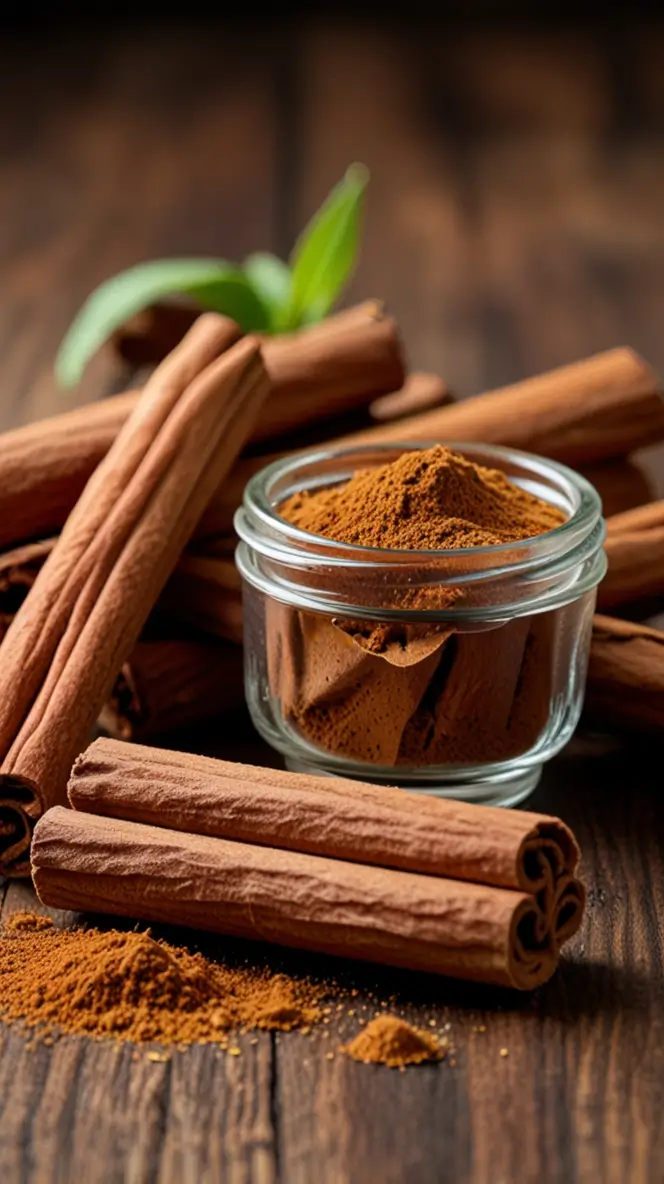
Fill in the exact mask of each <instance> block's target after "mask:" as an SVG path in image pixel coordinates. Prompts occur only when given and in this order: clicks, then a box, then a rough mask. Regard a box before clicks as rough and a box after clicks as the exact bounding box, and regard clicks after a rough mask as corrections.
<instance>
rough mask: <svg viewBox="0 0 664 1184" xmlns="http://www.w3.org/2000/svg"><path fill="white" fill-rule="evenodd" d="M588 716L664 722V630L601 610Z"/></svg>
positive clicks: (613, 723) (615, 723)
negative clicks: (619, 617)
mask: <svg viewBox="0 0 664 1184" xmlns="http://www.w3.org/2000/svg"><path fill="white" fill-rule="evenodd" d="M585 713H586V717H587V718H590V719H592V721H593V722H594V723H596V724H598V725H600V726H602V727H611V728H618V729H623V730H626V731H634V732H656V733H658V732H660V731H661V729H662V728H663V727H664V633H660V631H659V630H658V629H650V628H649V627H648V626H647V625H637V624H634V623H633V622H632V621H620V620H617V619H616V618H615V617H606V616H601V615H599V614H598V615H597V616H596V617H595V619H594V623H593V636H592V644H591V647H590V663H589V666H588V682H587V686H586V700H585Z"/></svg>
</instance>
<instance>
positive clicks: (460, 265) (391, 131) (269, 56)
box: [0, 23, 664, 1184]
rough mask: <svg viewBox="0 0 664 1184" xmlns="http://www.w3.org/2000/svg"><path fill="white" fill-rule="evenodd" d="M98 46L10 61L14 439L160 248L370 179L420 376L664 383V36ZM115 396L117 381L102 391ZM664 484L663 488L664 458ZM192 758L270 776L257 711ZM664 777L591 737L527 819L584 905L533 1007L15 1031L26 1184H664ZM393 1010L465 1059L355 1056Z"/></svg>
mask: <svg viewBox="0 0 664 1184" xmlns="http://www.w3.org/2000/svg"><path fill="white" fill-rule="evenodd" d="M254 34H255V30H254ZM76 36H77V40H70V41H68V42H61V43H56V45H57V53H56V52H54V49H53V46H52V45H49V44H47V43H46V41H45V40H40V39H39V38H36V37H33V36H31V38H30V41H29V42H28V40H27V39H26V40H25V41H20V40H19V41H16V42H7V43H5V44H4V45H0V64H1V65H2V69H1V70H0V101H2V102H3V104H4V107H3V109H5V110H6V111H9V112H10V113H11V115H10V117H8V118H7V119H4V120H3V121H2V123H1V124H0V216H1V218H2V225H3V227H5V228H7V227H9V228H10V229H11V233H7V234H5V235H3V238H2V241H0V261H1V262H2V265H3V284H2V287H1V288H0V348H1V349H2V356H3V383H2V393H1V402H0V422H1V424H2V426H10V425H13V424H17V423H19V422H23V421H26V420H28V419H30V418H33V417H35V416H37V415H41V414H46V413H53V412H55V411H57V410H59V409H60V408H61V406H62V403H61V397H60V396H58V395H56V392H55V391H54V388H53V384H52V379H51V375H50V369H51V363H52V358H53V353H54V350H55V348H56V346H57V344H58V341H59V339H60V336H61V334H62V332H63V331H64V329H65V327H66V325H67V324H68V322H69V319H70V317H71V315H72V314H73V312H74V311H75V309H76V308H77V306H78V304H79V303H80V301H81V300H82V299H83V297H84V296H85V295H86V294H87V292H88V291H89V290H90V288H91V287H92V286H93V285H94V284H95V283H97V282H98V281H99V280H100V279H102V278H103V277H104V276H105V275H107V274H108V273H109V272H111V271H114V270H117V269H118V268H119V267H122V266H125V265H127V264H129V263H132V262H134V261H136V260H137V259H139V258H147V257H150V256H151V255H155V254H169V253H172V254H175V253H181V254H192V255H194V254H197V253H201V254H210V255H216V254H220V255H227V256H229V257H231V258H241V257H242V256H243V254H245V253H246V252H247V251H249V250H252V249H256V248H263V247H268V248H269V247H270V246H272V247H273V248H275V247H278V249H279V250H280V251H281V252H282V253H285V252H286V251H287V250H288V247H289V245H290V240H291V239H292V237H293V235H294V233H295V232H296V230H297V228H298V227H299V226H300V225H301V224H302V221H303V219H304V218H305V217H307V216H308V215H309V214H310V213H311V211H312V210H313V208H314V207H315V205H316V203H317V202H318V201H319V200H320V199H321V198H322V197H323V195H324V194H325V192H326V191H327V189H328V188H329V186H330V185H331V184H332V183H333V182H334V181H335V180H336V179H337V178H338V177H339V176H340V175H341V173H342V172H343V170H344V169H345V167H346V165H347V164H348V163H349V162H350V160H352V159H353V158H359V159H362V160H365V161H366V163H367V164H368V165H369V167H370V168H371V170H372V184H371V189H370V197H369V214H368V223H367V233H366V239H365V248H364V252H363V258H362V262H361V266H360V269H359V271H358V274H357V278H356V280H355V282H354V285H353V294H354V295H355V296H357V297H361V296H363V295H368V294H374V293H378V294H380V295H384V296H386V297H387V299H388V302H389V304H390V306H391V308H392V310H393V311H394V312H395V313H396V314H397V316H398V317H399V319H400V321H401V322H402V324H403V327H404V331H405V336H406V339H407V341H408V343H409V346H410V352H411V356H412V360H413V362H414V364H415V365H417V366H422V367H426V368H431V369H434V370H441V371H442V372H443V374H444V375H445V378H446V379H447V380H448V381H449V382H450V383H451V384H452V385H453V386H454V388H455V389H456V390H458V391H459V392H461V393H469V392H471V391H473V390H479V389H482V388H488V387H490V386H494V385H499V384H501V383H505V382H508V381H513V380H515V379H518V378H521V377H523V376H524V375H526V374H527V373H529V372H534V371H537V370H543V369H545V368H546V367H548V366H552V365H555V364H559V363H562V362H567V361H570V360H572V359H573V358H574V357H575V356H581V355H583V354H586V353H589V352H591V351H592V350H597V349H601V348H604V347H606V346H610V345H616V344H622V343H629V344H631V345H633V346H635V347H636V348H637V349H640V350H641V351H642V352H643V353H644V354H645V355H646V356H647V357H648V359H649V360H650V361H651V362H652V363H653V365H654V366H656V367H657V368H658V369H660V370H662V371H664V340H663V338H662V334H661V325H662V322H663V320H664V296H663V293H664V230H663V225H664V224H663V223H662V219H661V209H662V204H663V201H662V199H663V198H664V149H663V147H662V145H663V143H664V140H663V139H662V133H663V132H664V84H663V83H662V78H663V77H664V71H663V70H662V61H663V60H664V34H663V33H662V30H661V28H657V27H656V26H653V27H652V28H648V29H644V30H643V31H639V30H638V29H637V28H636V27H635V29H634V30H633V31H632V32H631V34H630V36H629V37H625V38H622V39H621V38H615V37H614V38H609V37H607V38H605V39H604V40H602V39H601V38H599V37H594V36H593V37H590V36H589V35H586V34H582V33H576V32H573V31H572V32H569V33H564V34H563V33H561V34H560V35H555V36H553V35H546V36H545V35H540V34H538V33H533V32H529V31H527V30H526V31H525V32H522V33H519V34H517V33H513V32H511V31H502V32H498V31H497V32H491V33H490V32H488V31H483V30H482V29H481V27H479V26H478V27H477V28H473V29H472V31H469V32H466V33H463V34H462V33H461V32H458V31H454V30H451V31H450V30H446V31H445V32H444V34H443V33H440V32H438V31H437V30H436V28H435V27H434V26H428V25H426V24H425V25H423V26H421V27H420V28H419V29H415V30H414V29H413V28H412V27H410V28H408V29H406V28H404V27H402V26H398V25H397V26H394V27H383V28H381V29H377V28H368V27H363V26H361V25H359V24H353V25H347V26H344V25H342V24H334V25H328V24H322V23H317V24H307V23H302V24H300V25H299V26H293V27H292V28H290V30H286V31H282V32H281V33H280V35H279V37H274V38H271V37H266V38H265V39H261V38H260V37H259V38H258V40H256V38H255V35H254V38H253V39H252V40H251V42H250V41H248V40H247V39H246V37H245V36H243V34H242V33H241V31H234V30H228V29H226V28H224V29H223V30H221V31H220V30H219V28H214V29H212V28H211V29H210V30H207V31H206V30H205V29H203V28H199V30H198V31H196V30H194V29H192V30H186V29H171V30H169V29H167V28H164V29H163V30H162V31H158V30H156V29H155V28H152V29H151V31H150V35H149V36H147V35H145V34H144V33H141V32H140V30H138V29H136V30H134V31H133V32H118V31H113V32H110V33H109V34H108V35H107V36H105V37H99V36H98V35H94V34H93V33H83V32H81V33H80V34H77V35H76ZM222 59H223V63H224V68H223V69H220V65H219V63H220V61H221V60H222ZM17 93H20V94H21V102H20V103H16V102H15V95H16V94H17ZM276 128H278V129H279V133H278V134H277V131H276V130H275V129H276ZM114 381H115V376H114V374H113V373H112V371H111V369H110V367H109V365H108V363H107V361H106V360H105V359H104V358H103V357H101V358H100V359H99V360H98V361H96V362H95V363H94V364H93V366H92V367H91V369H90V373H89V375H88V376H87V378H86V383H85V384H84V386H83V387H82V389H81V391H80V392H77V394H76V398H77V399H79V398H80V400H81V401H84V400H85V399H87V398H90V397H93V396H94V395H96V394H99V393H101V392H102V391H103V390H105V389H108V387H109V386H110V385H112V383H113V382H114ZM647 463H648V465H649V469H650V472H651V473H652V474H653V475H654V477H655V478H656V479H657V481H658V482H659V488H660V489H662V487H663V484H664V482H663V481H662V478H663V477H664V464H663V463H662V460H661V456H659V455H656V456H655V458H654V459H653V458H652V457H649V458H647ZM228 733H232V734H230V735H229V734H228ZM171 742H172V743H173V744H176V743H177V738H176V737H173V738H172V739H171ZM188 743H189V744H190V745H191V747H193V748H194V749H198V750H199V751H205V752H207V753H209V754H210V755H219V756H223V757H227V758H229V759H240V760H244V761H248V762H252V761H253V762H258V761H262V762H264V763H275V760H276V758H275V756H274V754H272V753H271V752H269V750H267V749H266V748H265V746H263V745H262V744H261V742H260V741H258V740H257V738H256V736H255V734H254V733H253V732H252V731H251V730H250V728H249V726H248V725H247V724H246V723H245V724H244V725H243V724H242V723H241V722H240V721H238V720H235V719H234V721H233V727H232V729H230V728H229V729H227V730H226V732H225V733H221V732H216V733H215V734H214V735H212V734H210V733H209V732H208V733H206V732H205V731H200V732H198V733H192V734H191V735H190V736H189V737H188ZM660 765H661V749H658V748H657V746H651V747H644V746H643V744H641V743H638V744H634V745H633V746H629V745H627V744H625V745H624V746H623V744H622V742H621V741H620V742H619V741H618V740H612V739H611V738H608V739H607V738H599V737H592V736H586V737H582V738H579V739H577V740H576V741H575V742H574V745H573V747H572V749H571V750H569V751H568V752H567V753H566V754H565V755H564V757H562V758H559V759H558V760H557V761H556V762H554V764H553V765H552V766H551V768H550V769H549V770H548V771H547V773H546V776H545V779H544V781H543V784H542V786H541V787H540V789H539V790H538V791H537V793H536V795H535V796H534V797H533V798H531V799H530V801H529V803H528V805H529V807H531V808H532V809H535V810H542V811H550V812H552V813H556V814H560V816H562V817H563V818H564V819H565V821H567V822H568V823H569V824H570V825H571V826H572V828H573V829H574V830H575V832H576V834H577V836H578V838H579V840H580V843H581V847H582V850H583V852H584V870H585V876H586V879H587V882H588V886H589V893H590V907H589V909H588V913H587V917H586V922H585V925H584V929H583V931H582V932H581V933H580V934H579V935H578V936H577V938H575V940H574V942H573V943H572V945H571V950H570V954H569V956H568V957H567V959H566V960H565V962H564V963H563V965H562V966H561V969H560V971H559V973H558V974H557V975H556V976H555V978H554V979H553V980H552V982H551V983H550V984H549V985H547V986H546V987H545V988H543V989H542V990H540V991H539V992H537V993H536V994H535V995H534V996H532V997H527V998H525V999H519V1000H518V1001H515V1000H514V998H513V997H512V996H510V995H509V994H507V993H500V992H496V991H493V992H491V991H482V990H480V989H477V988H470V987H468V986H464V985H453V984H451V983H447V982H444V981H437V982H435V983H431V982H430V981H428V980H427V979H425V978H421V977H418V976H408V975H406V974H397V973H390V972H384V973H383V972H379V971H377V970H376V969H373V970H372V969H362V968H355V969H351V968H350V967H348V966H345V965H343V964H341V963H338V962H330V961H326V960H324V959H307V958H304V957H302V956H301V955H299V956H298V955H288V956H284V958H285V961H284V959H283V958H282V957H281V955H277V954H276V953H274V952H271V953H269V954H268V955H267V957H268V958H269V960H270V964H272V965H274V966H275V968H276V967H278V966H279V965H286V966H287V967H288V966H290V967H291V968H292V969H296V970H297V969H300V970H302V969H311V970H316V971H318V972H321V973H326V974H330V973H334V974H335V975H336V976H337V977H338V978H339V979H340V980H342V981H343V982H344V983H345V984H346V985H347V986H348V987H349V989H353V990H356V991H357V992H358V993H357V995H355V996H352V1001H351V1003H350V1005H349V1006H346V1005H344V1007H343V1009H342V1014H341V1015H337V1012H336V1010H334V1011H333V1013H332V1014H331V1015H330V1017H329V1023H328V1024H326V1025H322V1027H321V1029H320V1030H317V1031H316V1032H314V1033H313V1034H312V1035H311V1036H310V1037H302V1036H301V1035H299V1034H297V1033H291V1034H280V1035H279V1036H278V1037H269V1036H265V1035H261V1036H260V1037H258V1044H252V1043H251V1041H252V1039H256V1037H254V1036H251V1035H247V1036H243V1037H240V1038H239V1046H240V1048H241V1056H239V1057H224V1056H223V1055H220V1054H219V1053H218V1052H216V1051H215V1050H211V1049H206V1048H200V1049H190V1050H188V1051H187V1052H185V1053H176V1054H174V1056H173V1058H172V1059H171V1060H170V1061H167V1062H151V1061H148V1060H146V1059H145V1058H144V1057H143V1056H139V1059H137V1060H134V1059H133V1050H131V1049H129V1048H121V1049H120V1050H119V1051H115V1050H114V1048H111V1047H110V1046H106V1045H102V1044H94V1043H91V1044H87V1043H85V1042H82V1041H78V1040H75V1039H70V1038H67V1039H63V1040H61V1041H59V1042H58V1043H57V1044H55V1045H54V1046H53V1047H52V1048H49V1047H47V1046H37V1047H35V1048H34V1049H32V1051H30V1047H29V1041H26V1038H25V1037H24V1035H22V1034H21V1033H20V1031H19V1030H17V1029H2V1030H1V1033H0V1179H2V1181H3V1184H4V1182H5V1181H6V1182H7V1184H15V1182H17V1184H18V1182H19V1181H20V1182H21V1184H22V1182H23V1181H26V1180H27V1181H32V1180H39V1181H40V1184H41V1181H45V1182H47V1184H50V1182H51V1181H52V1182H53V1184H56V1182H57V1184H63V1182H64V1181H67V1182H68V1181H69V1180H79V1179H81V1180H85V1181H86V1184H88V1182H90V1184H96V1181H104V1184H105V1182H106V1181H109V1180H110V1181H116V1180H117V1181H131V1182H132V1184H134V1182H141V1184H142V1182H143V1181H150V1182H152V1181H160V1182H161V1181H168V1182H169V1184H170V1182H171V1181H173V1182H175V1181H177V1182H178V1184H179V1182H180V1181H184V1182H185V1184H188V1182H189V1181H192V1184H193V1182H196V1184H198V1182H199V1181H206V1182H207V1181H218V1180H223V1181H224V1182H226V1181H230V1182H231V1184H235V1182H236V1181H237V1182H241V1184H244V1182H245V1181H246V1182H249V1181H257V1182H258V1184H272V1182H273V1181H286V1182H287V1184H291V1182H295V1184H310V1182H311V1181H312V1180H315V1181H317V1182H318V1181H320V1182H321V1184H384V1182H387V1184H439V1182H442V1184H446V1182H447V1181H449V1182H454V1184H466V1182H468V1184H512V1182H513V1181H514V1180H516V1179H518V1180H524V1181H526V1182H528V1184H530V1182H531V1181H538V1182H542V1184H587V1182H588V1181H593V1184H594V1181H602V1184H625V1182H626V1181H629V1184H651V1181H656V1180H660V1179H662V1177H663V1176H664V1124H663V1123H662V1121H661V1114H662V1109H663V1108H664V955H663V949H662V944H663V943H662V937H661V931H660V930H661V925H660V920H659V919H660V918H661V916H662V915H664V854H663V853H664V806H663V805H662V799H661V789H660V784H659V782H660V780H661V778H660V775H659V772H658V770H659V768H660ZM2 891H3V890H2V889H0V896H2ZM25 907H34V898H33V896H32V895H31V890H30V889H29V888H28V887H26V886H22V885H18V884H12V885H11V886H10V887H8V888H6V889H5V890H4V896H2V915H3V916H9V915H10V914H11V913H12V912H13V911H16V910H18V909H21V908H25ZM58 921H59V923H62V924H71V923H73V921H74V918H73V917H72V916H71V915H69V916H61V917H59V918H58ZM176 937H177V939H178V940H183V935H182V934H178V935H176ZM191 940H193V941H195V942H198V941H199V938H198V935H192V936H191ZM205 950H206V952H208V953H210V954H216V955H223V954H224V953H226V952H227V951H228V946H227V944H226V943H222V942H216V943H215V941H214V939H211V940H210V942H209V943H206V944H205ZM248 952H249V953H251V956H252V957H266V952H265V950H259V949H253V948H251V947H250V948H248ZM289 958H290V959H291V960H290V961H289ZM391 996H396V1001H395V1002H394V1003H390V999H391ZM383 1002H385V1003H387V1004H388V1005H390V1006H394V1007H396V1008H397V1009H398V1010H401V1009H402V1010H403V1011H404V1012H405V1013H406V1014H407V1015H408V1016H410V1017H411V1018H412V1019H414V1020H416V1021H417V1022H420V1023H422V1024H424V1025H426V1026H428V1025H429V1021H430V1020H433V1022H434V1026H435V1027H434V1030H437V1031H438V1030H440V1031H441V1032H442V1033H443V1034H446V1035H447V1036H449V1037H450V1039H451V1045H452V1051H451V1052H450V1055H449V1056H448V1058H447V1059H446V1061H444V1062H443V1063H442V1064H440V1065H432V1066H423V1067H421V1068H420V1069H415V1070H409V1071H407V1072H406V1073H403V1074H401V1073H399V1072H398V1071H392V1070H387V1069H382V1068H379V1067H370V1066H363V1065H358V1064H355V1063H352V1062H349V1061H348V1060H347V1059H345V1058H344V1057H343V1056H341V1055H340V1054H339V1052H338V1051H337V1049H338V1045H339V1044H340V1043H341V1042H342V1041H344V1040H346V1039H348V1038H349V1037H352V1035H353V1034H354V1033H355V1031H356V1030H357V1028H358V1027H359V1025H360V1023H361V1021H362V1020H363V1019H365V1018H367V1017H368V1016H370V1015H372V1014H373V1012H374V1011H375V1010H376V1009H379V1010H380V1009H381V1004H382V1003H383ZM349 1011H354V1012H355V1014H354V1015H349V1014H348V1012H349ZM447 1024H449V1025H450V1028H449V1030H448V1031H447V1032H445V1027H446V1025H447ZM483 1028H486V1031H483V1030H482V1029H483ZM326 1032H328V1033H329V1035H325V1033H326ZM501 1049H507V1050H508V1055H507V1056H506V1057H503V1056H501ZM328 1052H333V1054H334V1055H333V1057H332V1058H331V1059H329V1060H328V1057H327V1055H326V1054H327V1053H328Z"/></svg>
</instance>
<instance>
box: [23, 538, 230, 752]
mask: <svg viewBox="0 0 664 1184" xmlns="http://www.w3.org/2000/svg"><path fill="white" fill-rule="evenodd" d="M54 545H55V539H46V540H45V541H44V542H42V543H34V544H28V545H27V546H25V547H17V548H16V549H15V550H14V551H9V552H6V553H5V554H4V555H0V640H2V637H3V636H4V634H5V633H6V631H7V628H8V627H9V625H10V624H11V622H12V621H13V619H14V617H15V616H16V613H17V612H18V610H19V608H20V606H21V604H22V603H23V601H24V600H25V597H26V596H27V594H28V592H29V590H30V588H31V587H32V585H33V584H34V582H35V579H36V578H37V572H38V571H39V570H40V569H41V567H42V565H43V563H44V561H45V560H46V557H47V556H48V555H49V554H50V552H51V551H52V549H53V547H54ZM185 554H186V552H185ZM180 562H183V561H182V560H180ZM176 572H177V568H176ZM171 578H173V577H171ZM166 590H168V584H167V585H166ZM184 593H185V601H186V584H185V589H184ZM162 596H163V594H162ZM241 614H242V607H241V604H239V598H238V602H237V603H235V602H230V601H229V602H228V603H226V601H224V599H223V598H222V602H221V604H220V605H219V606H217V609H216V624H217V631H219V630H220V626H221V623H222V622H225V623H226V628H227V631H231V625H232V623H233V620H234V621H235V623H234V627H233V634H234V640H235V641H238V640H240V641H241V630H242V623H241ZM151 632H154V630H152V631H151ZM243 701H244V690H243V677H242V651H241V649H239V648H238V646H237V645H225V644H223V643H221V642H218V641H216V640H212V639H210V638H209V637H206V638H205V639H202V640H199V639H195V638H191V637H182V636H177V635H176V636H168V637H154V636H150V637H149V639H148V638H146V639H144V640H143V641H139V642H138V643H137V645H135V646H134V649H133V650H132V653H131V656H130V657H129V658H128V659H127V661H126V662H125V663H124V665H123V667H122V670H121V671H120V674H119V675H118V677H117V679H116V682H115V685H114V687H113V689H112V691H111V694H110V696H109V698H108V701H107V703H106V704H105V705H104V707H103V708H102V710H101V712H100V715H99V720H98V723H99V725H100V726H101V727H103V728H105V729H106V731H108V732H110V734H111V735H112V736H116V737H118V738H119V739H122V740H136V739H148V738H150V737H151V736H158V735H163V734H164V733H166V732H168V731H171V730H173V729H179V728H180V729H181V728H185V727H188V726H189V725H190V724H193V723H200V722H202V721H203V720H208V719H213V718H214V717H215V716H218V715H221V714H222V712H225V711H228V710H230V709H232V708H235V707H237V706H238V705H239V704H241V703H242V702H243Z"/></svg>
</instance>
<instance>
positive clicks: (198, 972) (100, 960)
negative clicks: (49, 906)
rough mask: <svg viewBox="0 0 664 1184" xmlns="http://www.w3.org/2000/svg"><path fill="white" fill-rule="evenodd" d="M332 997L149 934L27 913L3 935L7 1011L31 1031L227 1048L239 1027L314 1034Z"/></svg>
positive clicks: (0, 950) (0, 957)
mask: <svg viewBox="0 0 664 1184" xmlns="http://www.w3.org/2000/svg"><path fill="white" fill-rule="evenodd" d="M324 994H325V991H324V989H323V988H322V987H321V986H318V985H316V984H313V983H311V982H310V981H308V980H300V979H293V978H290V977H288V976H287V975H284V974H271V973H270V972H269V971H267V970H261V969H256V968H252V967H248V966H240V967H229V966H224V965H220V964H218V963H216V962H211V961H210V960H209V959H207V958H205V957H203V955H202V954H191V953H189V951H188V950H185V949H180V948H178V947H176V946H172V945H169V944H168V943H167V942H164V941H155V939H154V938H152V937H151V936H150V933H149V931H148V932H143V933H123V932H121V931H119V930H114V929H112V930H109V931H107V932H101V931H99V930H96V929H68V930H60V929H56V928H54V926H53V925H52V924H51V922H50V921H48V920H47V919H46V918H43V917H36V916H33V915H31V914H23V915H19V916H17V917H14V918H12V919H11V920H10V921H9V922H8V923H7V924H6V925H5V926H4V928H3V930H2V933H0V1014H1V1015H2V1018H3V1019H4V1020H9V1021H12V1020H22V1021H23V1022H24V1023H25V1024H27V1025H28V1026H30V1027H35V1026H43V1027H44V1028H46V1029H53V1028H58V1029H60V1030H62V1031H64V1032H74V1033H83V1034H85V1035H88V1036H95V1037H112V1038H114V1039H116V1040H131V1041H135V1042H137V1043H144V1042H146V1041H158V1042H161V1043H165V1044H171V1043H174V1044H193V1043H203V1044H209V1043H215V1044H222V1045H225V1044H226V1043H227V1033H228V1032H229V1031H230V1030H231V1029H238V1028H239V1029H248V1028H264V1029H280V1030H282V1031H290V1030H291V1029H293V1028H301V1027H308V1026H309V1025H311V1024H312V1023H314V1022H315V1021H316V1020H318V1019H319V1017H320V1010H319V1006H318V1005H319V1003H320V1001H321V999H322V997H323V995H324Z"/></svg>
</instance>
